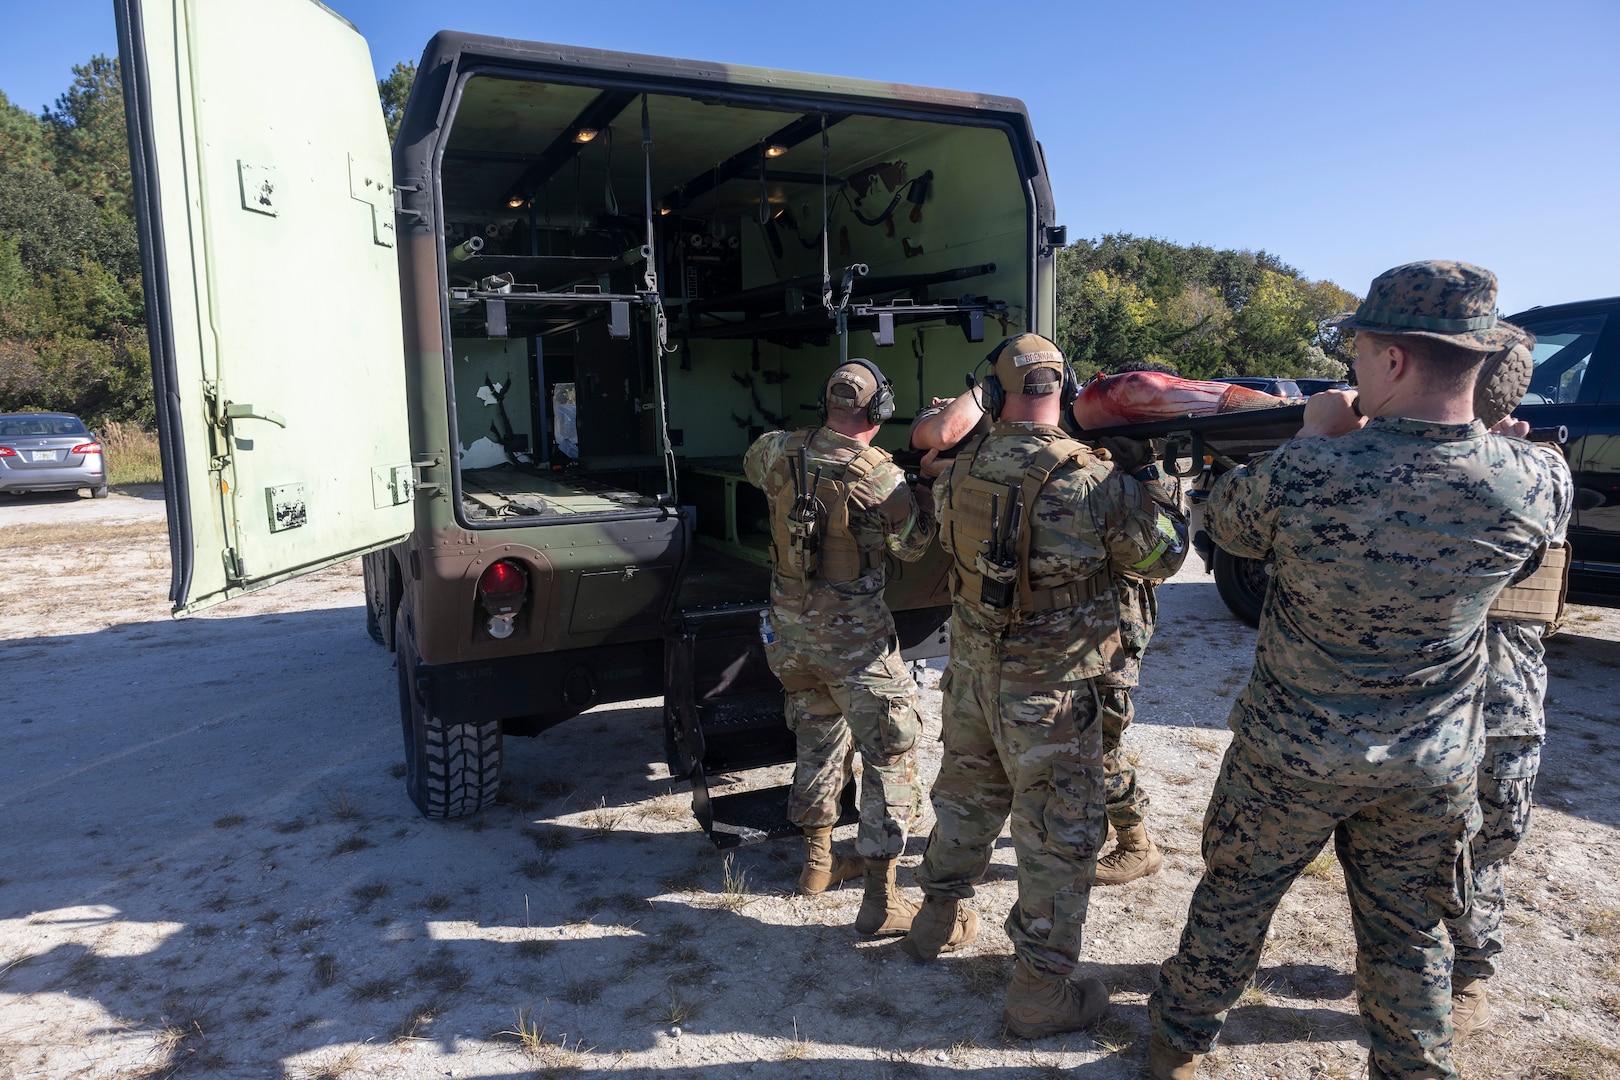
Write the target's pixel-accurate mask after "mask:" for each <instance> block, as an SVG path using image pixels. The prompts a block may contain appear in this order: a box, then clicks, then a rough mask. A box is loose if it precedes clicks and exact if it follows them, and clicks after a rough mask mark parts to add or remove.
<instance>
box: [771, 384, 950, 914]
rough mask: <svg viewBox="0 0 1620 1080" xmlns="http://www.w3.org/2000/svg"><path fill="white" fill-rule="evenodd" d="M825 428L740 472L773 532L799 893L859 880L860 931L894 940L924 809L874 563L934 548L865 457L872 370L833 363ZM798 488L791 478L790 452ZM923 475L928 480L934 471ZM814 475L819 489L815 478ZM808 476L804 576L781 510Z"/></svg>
mask: <svg viewBox="0 0 1620 1080" xmlns="http://www.w3.org/2000/svg"><path fill="white" fill-rule="evenodd" d="M822 410H823V417H824V423H823V424H822V425H821V426H820V427H817V428H805V429H801V430H800V431H796V432H784V431H772V432H767V433H766V434H764V435H762V436H760V437H759V439H757V440H756V441H755V442H754V444H753V445H752V446H751V447H749V448H748V453H747V455H746V456H745V457H744V460H743V468H744V471H745V472H746V474H747V476H748V480H749V482H750V483H752V484H754V485H756V486H757V487H759V488H761V489H762V490H763V491H764V492H765V498H766V501H767V503H768V504H769V506H770V510H771V521H772V547H773V552H772V573H771V610H770V613H771V619H772V622H773V625H774V627H775V631H776V640H775V641H774V642H773V643H771V644H769V645H767V646H766V659H767V660H768V661H769V662H770V665H771V670H772V671H773V672H775V673H776V677H777V678H778V679H780V680H781V681H782V686H783V688H784V690H785V691H786V693H787V699H786V716H787V723H788V726H789V727H790V728H792V729H793V732H794V737H795V739H796V740H797V743H798V762H797V765H796V768H795V770H794V777H793V791H792V794H791V796H790V801H789V806H788V817H789V820H791V821H792V822H793V823H794V824H796V825H799V826H800V827H801V828H802V829H803V830H804V834H805V867H804V871H803V873H802V874H801V875H800V877H799V886H798V887H799V891H800V892H801V893H805V894H810V893H817V892H821V891H824V890H826V889H828V888H830V887H832V886H833V885H835V884H837V883H838V882H840V881H846V880H848V879H850V878H853V877H857V876H861V875H863V874H864V876H865V879H866V880H865V884H866V893H865V896H864V898H863V901H862V904H861V909H860V913H859V914H858V915H857V916H856V920H855V926H856V929H858V930H860V931H861V932H862V933H867V934H874V933H884V934H894V933H904V932H905V931H906V929H907V928H909V926H910V925H911V914H912V911H913V910H914V909H913V907H912V906H911V905H909V904H907V903H906V902H905V901H904V900H903V899H902V898H901V897H900V895H899V891H898V889H897V888H896V887H895V884H894V871H895V862H896V859H897V858H898V857H899V855H900V853H901V852H902V851H904V850H905V845H906V834H907V830H908V829H909V827H910V824H911V819H912V816H913V814H914V812H915V809H916V807H917V806H918V805H919V804H920V801H921V788H920V785H919V784H918V781H917V753H916V743H917V736H918V734H919V733H920V731H921V729H922V725H921V718H920V716H919V714H918V712H917V685H916V683H915V682H914V681H913V680H912V677H911V673H910V672H909V671H908V670H907V668H906V665H905V663H904V662H903V661H902V660H901V659H900V650H899V645H898V642H897V639H896V636H895V629H894V617H893V615H891V614H890V612H889V609H888V607H887V606H886V605H885V604H884V603H883V588H884V584H885V581H886V570H885V564H884V557H885V555H886V554H893V555H894V556H895V557H897V558H899V559H901V560H903V561H905V562H914V561H915V560H917V559H919V558H921V557H922V555H923V552H924V551H926V550H927V548H928V545H929V544H930V543H932V542H933V539H934V532H935V524H934V517H933V512H932V500H931V499H930V497H929V496H928V494H927V491H926V488H924V489H923V490H922V492H921V494H920V495H915V496H914V495H913V493H912V490H911V488H909V487H908V486H907V485H906V482H905V475H904V474H903V473H902V472H901V471H900V469H899V468H898V467H897V466H896V465H895V464H894V462H893V461H892V460H891V459H890V458H889V455H888V453H887V452H885V451H883V450H881V449H878V448H877V447H874V446H872V445H871V439H872V436H873V435H875V434H876V433H877V430H878V426H879V424H880V423H881V422H882V420H883V419H884V418H886V415H887V413H888V412H892V411H893V395H892V392H891V391H890V389H889V386H888V383H887V381H886V380H883V381H880V373H879V372H878V370H877V368H876V367H875V366H874V365H871V364H869V363H868V362H866V361H863V360H854V361H850V362H849V363H847V364H843V365H841V366H840V367H839V368H838V369H837V370H836V371H834V372H833V373H832V375H831V376H830V377H829V378H828V380H827V383H826V385H825V386H824V388H823V391H822ZM800 446H803V447H804V449H805V451H806V455H805V456H806V470H805V474H806V475H805V477H802V478H801V477H796V476H795V475H794V474H795V473H796V471H797V470H798V467H799V463H798V461H797V452H798V448H799V447H800ZM925 471H933V469H932V463H929V467H928V468H927V469H925ZM818 475H819V481H818V480H817V479H815V477H816V476H818ZM805 478H809V483H810V485H811V487H813V488H814V499H815V502H816V504H817V506H818V512H819V515H820V519H819V524H817V525H816V527H815V532H816V546H817V547H818V552H817V554H816V555H815V556H814V563H813V564H811V565H810V566H809V572H808V573H806V572H804V571H805V569H806V566H805V565H804V564H800V563H796V562H795V560H796V559H797V558H799V557H800V556H798V555H796V554H795V551H794V542H793V538H792V537H791V536H790V535H788V532H787V531H786V530H788V529H789V528H790V527H791V526H790V523H789V511H790V509H791V504H792V503H793V501H794V496H795V493H796V491H798V490H803V489H802V488H800V487H799V486H798V485H799V484H800V483H801V481H802V480H803V479H805ZM856 747H859V749H860V753H861V760H862V770H863V780H862V783H861V794H860V803H861V819H860V825H859V828H858V831H857V835H856V840H855V850H856V851H857V853H859V854H860V855H861V856H863V857H864V862H863V861H861V860H857V859H849V858H845V857H843V856H839V857H836V858H835V857H833V855H832V830H833V826H834V824H835V823H836V822H837V820H838V812H839V795H840V793H841V792H842V791H843V789H844V785H845V783H846V782H847V780H848V779H849V777H850V772H851V769H850V765H851V761H852V757H853V754H854V751H855V748H856Z"/></svg>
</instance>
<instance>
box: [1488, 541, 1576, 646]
mask: <svg viewBox="0 0 1620 1080" xmlns="http://www.w3.org/2000/svg"><path fill="white" fill-rule="evenodd" d="M1568 592H1569V545H1568V544H1559V545H1557V546H1556V547H1549V548H1548V549H1547V554H1546V556H1545V557H1544V558H1543V559H1542V560H1541V565H1540V566H1539V567H1537V568H1536V572H1535V573H1533V574H1531V575H1530V576H1529V577H1527V578H1525V579H1524V580H1523V581H1521V582H1519V583H1518V584H1517V585H1509V586H1508V587H1507V588H1505V589H1503V590H1502V591H1501V592H1499V593H1497V594H1496V599H1495V600H1493V601H1492V602H1491V610H1490V613H1489V617H1490V618H1493V619H1524V620H1526V621H1528V622H1544V623H1546V624H1547V631H1546V632H1547V633H1549V634H1551V633H1552V632H1553V630H1554V629H1555V628H1556V627H1557V625H1558V623H1560V622H1562V621H1563V618H1564V596H1565V594H1566V593H1568Z"/></svg>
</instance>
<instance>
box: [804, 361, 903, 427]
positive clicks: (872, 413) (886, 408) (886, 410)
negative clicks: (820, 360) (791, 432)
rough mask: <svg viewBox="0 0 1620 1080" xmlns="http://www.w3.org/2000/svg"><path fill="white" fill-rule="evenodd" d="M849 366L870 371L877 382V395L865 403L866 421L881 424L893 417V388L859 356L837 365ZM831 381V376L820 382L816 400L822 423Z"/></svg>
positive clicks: (878, 371)
mask: <svg viewBox="0 0 1620 1080" xmlns="http://www.w3.org/2000/svg"><path fill="white" fill-rule="evenodd" d="M850 364H859V365H861V367H863V368H865V369H866V370H867V371H870V372H871V373H872V377H873V378H874V379H876V380H877V384H878V388H877V393H875V394H873V395H872V400H871V401H868V402H867V403H866V419H867V421H868V422H869V423H873V424H881V423H883V421H885V420H887V419H888V418H889V417H891V416H893V415H894V386H893V385H892V384H891V383H890V382H889V379H888V377H887V376H886V375H884V374H883V372H882V371H880V370H879V369H878V366H877V365H876V364H874V363H872V361H870V360H867V359H864V358H862V357H859V356H852V357H850V358H849V359H848V360H845V361H844V362H843V363H841V364H839V365H838V367H846V366H848V365H850ZM837 370H838V368H834V369H833V371H834V372H836V371H837ZM831 381H832V376H831V375H828V376H827V378H826V379H824V380H822V383H821V394H820V395H819V396H818V397H817V398H816V412H817V413H819V414H820V416H821V419H822V421H823V422H825V421H826V419H827V384H828V383H829V382H831Z"/></svg>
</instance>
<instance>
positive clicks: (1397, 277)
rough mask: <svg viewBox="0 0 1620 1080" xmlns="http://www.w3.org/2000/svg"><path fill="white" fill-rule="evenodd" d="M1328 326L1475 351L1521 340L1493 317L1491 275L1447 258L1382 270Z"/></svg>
mask: <svg viewBox="0 0 1620 1080" xmlns="http://www.w3.org/2000/svg"><path fill="white" fill-rule="evenodd" d="M1328 325H1329V326H1336V327H1338V328H1339V329H1341V330H1365V331H1368V332H1369V333H1373V334H1388V335H1390V336H1391V337H1395V336H1403V335H1409V336H1413V337H1426V338H1434V339H1435V340H1437V341H1445V342H1449V343H1450V344H1452V345H1456V346H1459V347H1460V348H1464V349H1474V350H1476V351H1478V352H1496V351H1497V350H1499V349H1507V348H1511V347H1512V346H1513V345H1515V344H1517V343H1518V342H1520V341H1521V340H1523V338H1524V332H1523V331H1522V330H1520V329H1519V328H1518V327H1517V326H1514V325H1513V324H1512V323H1508V322H1503V321H1502V320H1500V319H1498V318H1497V317H1496V275H1495V274H1493V273H1491V272H1490V271H1489V270H1486V269H1485V268H1484V267H1480V266H1474V265H1472V264H1470V263H1465V262H1453V261H1450V260H1447V259H1435V260H1432V261H1430V262H1415V263H1407V264H1406V265H1405V266H1397V267H1395V269H1393V270H1385V271H1384V272H1383V273H1382V274H1379V275H1378V276H1377V277H1375V278H1373V283H1372V285H1371V286H1369V287H1368V289H1367V299H1365V300H1363V301H1362V302H1361V306H1360V307H1358V308H1356V310H1354V311H1347V312H1345V313H1344V314H1343V315H1339V316H1336V317H1335V318H1332V319H1330V320H1328Z"/></svg>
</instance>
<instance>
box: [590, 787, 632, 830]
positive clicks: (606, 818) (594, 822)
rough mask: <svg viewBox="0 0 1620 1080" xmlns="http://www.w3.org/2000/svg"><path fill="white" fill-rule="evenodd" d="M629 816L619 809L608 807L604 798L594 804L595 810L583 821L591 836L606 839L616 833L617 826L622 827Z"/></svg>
mask: <svg viewBox="0 0 1620 1080" xmlns="http://www.w3.org/2000/svg"><path fill="white" fill-rule="evenodd" d="M629 816H630V815H629V813H628V812H627V811H625V810H623V809H621V808H620V807H616V806H609V805H608V804H607V798H606V797H605V796H604V797H603V798H602V800H601V801H600V802H599V803H597V804H596V809H595V810H592V811H591V812H590V813H589V814H588V815H587V816H586V819H585V820H586V823H587V824H588V825H589V827H590V830H591V835H592V836H595V837H598V838H606V837H609V836H612V835H613V834H614V833H616V832H618V831H619V826H620V825H623V824H624V821H625V818H627V817H629Z"/></svg>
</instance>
